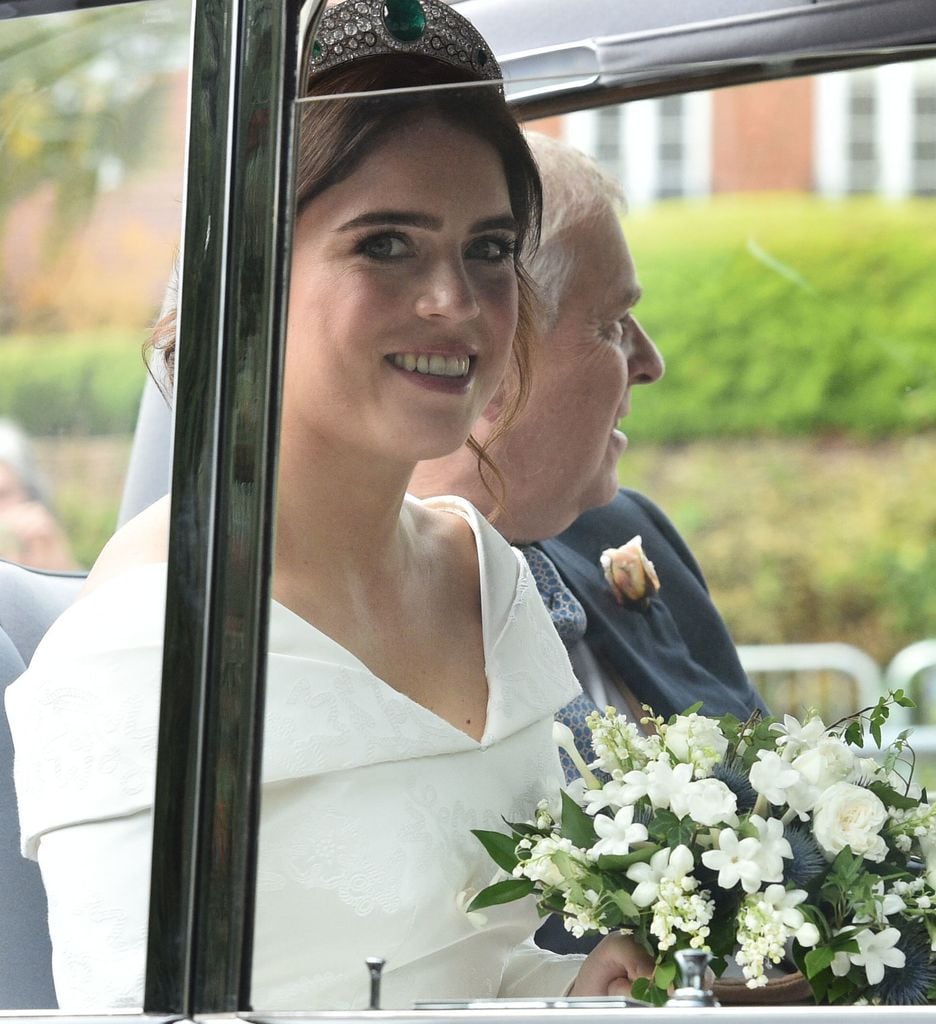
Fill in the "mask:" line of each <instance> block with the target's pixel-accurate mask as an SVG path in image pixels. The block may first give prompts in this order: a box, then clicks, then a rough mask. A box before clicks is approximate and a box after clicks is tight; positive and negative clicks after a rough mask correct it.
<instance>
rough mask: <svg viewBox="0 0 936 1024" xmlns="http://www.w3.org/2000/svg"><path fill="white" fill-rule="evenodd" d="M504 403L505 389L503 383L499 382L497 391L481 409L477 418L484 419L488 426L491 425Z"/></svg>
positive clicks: (500, 412)
mask: <svg viewBox="0 0 936 1024" xmlns="http://www.w3.org/2000/svg"><path fill="white" fill-rule="evenodd" d="M506 404H507V389H506V387H505V386H504V385H503V384H501V386H500V387H499V388H498V389H497V391H495V393H494V397H493V398H492V399H491V400H490V402H488V404H487V405H486V406H485V407H484V408H483V409H482V410H481V415H480V417H479V419H481V420H484V422H485V424H487V425H488V426H491V425H493V424H494V423H496V422H497V420H498V419H499V418H500V416H501V414H502V413H503V411H504V407H505V406H506Z"/></svg>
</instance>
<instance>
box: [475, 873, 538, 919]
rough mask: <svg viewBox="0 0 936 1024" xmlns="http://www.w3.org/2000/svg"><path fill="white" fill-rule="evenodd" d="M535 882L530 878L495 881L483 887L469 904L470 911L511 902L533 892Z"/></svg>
mask: <svg viewBox="0 0 936 1024" xmlns="http://www.w3.org/2000/svg"><path fill="white" fill-rule="evenodd" d="M533 888H534V886H533V883H532V882H531V881H530V879H529V878H507V879H505V880H504V881H503V882H495V883H494V884H493V885H489V886H488V887H487V888H486V889H482V890H481V892H479V893H478V895H477V896H475V898H474V899H473V900H472V901H471V903H470V904H469V905H468V912H469V913H471V911H473V910H484V909H485V907H496V906H498V905H500V904H501V903H511V902H512V901H513V900H519V899H521V898H522V897H524V896H529V895H530V893H531V892H533Z"/></svg>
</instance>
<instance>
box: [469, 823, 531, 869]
mask: <svg viewBox="0 0 936 1024" xmlns="http://www.w3.org/2000/svg"><path fill="white" fill-rule="evenodd" d="M471 834H472V835H473V836H475V837H476V838H477V840H478V842H479V843H481V845H482V846H483V847H484V848H485V850H487V852H488V856H489V857H490V858H491V860H493V861H494V863H495V864H496V865H497V866H498V867H499V868H503V869H504V870H505V871H513V869H514V868H515V867H516V866H517V864H518V863H519V858H518V857H517V841H516V839H514V837H513V836H505V835H504V834H503V833H501V832H488V831H486V830H485V829H480V828H473V829H472V830H471Z"/></svg>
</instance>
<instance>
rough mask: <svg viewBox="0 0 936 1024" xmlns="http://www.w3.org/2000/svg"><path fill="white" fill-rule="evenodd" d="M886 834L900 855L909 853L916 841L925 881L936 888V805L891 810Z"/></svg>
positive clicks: (923, 804)
mask: <svg viewBox="0 0 936 1024" xmlns="http://www.w3.org/2000/svg"><path fill="white" fill-rule="evenodd" d="M889 817H890V821H889V823H888V827H887V832H888V834H889V835H890V836H891V837H892V838H893V840H894V845H895V846H896V847H897V849H898V850H900V851H901V853H909V852H910V850H911V848H912V846H913V841H914V840H916V841H917V844H918V845H919V847H920V852H921V853H922V854H923V859H924V862H925V867H926V879H927V881H928V882H929V884H930V885H931V886H932V887H934V888H936V804H929V803H921V804H920V805H919V806H918V807H913V808H911V809H909V810H896V809H894V808H891V810H890V812H889Z"/></svg>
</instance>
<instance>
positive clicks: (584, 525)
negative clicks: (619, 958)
mask: <svg viewBox="0 0 936 1024" xmlns="http://www.w3.org/2000/svg"><path fill="white" fill-rule="evenodd" d="M637 534H639V535H640V537H641V538H642V540H643V549H644V553H645V554H646V556H647V557H648V558H649V559H650V561H651V562H653V565H654V568H655V569H656V571H657V575H658V576H659V578H660V592H659V594H658V595H657V596H656V597H654V598H652V599H651V600H650V604H649V606H648V608H647V609H646V610H645V611H641V610H639V609H637V608H634V607H628V606H627V605H624V606H622V605H619V604H618V603H617V601H615V599H614V596H613V595H612V593H611V588H610V587H609V585H608V583H607V581H606V580H605V578H604V573H603V572H602V570H601V564H600V561H599V559H600V558H601V552H602V551H604V550H605V548H616V547H620V546H621V545H622V544H626V543H627V541H629V540H630V539H631V537H634V536H635V535H637ZM538 546H539V547H540V548H542V549H543V551H544V552H545V553H546V554H547V555H548V556H549V558H550V559H551V560H552V561H553V562H554V563H555V566H556V568H557V569H558V570H559V574H560V575H561V576H562V578H563V579H564V580H565V581H566V583H567V584H568V586H569V587H570V588H571V589H572V591H573V592H574V593H575V595H576V597H577V598H578V599H579V600H580V601H581V602H582V605H583V606H584V608H585V612H586V614H587V616H588V629H587V630H586V632H585V642H586V643H587V644H588V646H589V647H590V648H591V649H592V650H593V651H594V653H595V654H596V655H597V656H598V657H599V660H604V661H606V662H608V663H609V664H610V665H611V667H612V668H613V669H614V670H616V671H617V672H618V673H619V675H620V678H621V680H622V681H623V682H624V683H626V684H627V686H629V687H630V689H631V691H632V692H633V694H634V696H635V697H637V699H638V700H639V701H641V703H644V704H649V705H651V707H653V709H654V711H656V713H657V714H660V715H663V717H664V718H668V717H669V716H670V715H673V714H679V713H680V712H682V711H685V709H686V708H687V707H689V706H690V705H692V704H695V703H696V701H702V709H701V710H702V712H703V713H706V714H710V715H723V714H728V713H731V714H734V715H737V716H738V717H739V718H742V719H743V718H747V717H748V715H750V713H751V711H753V710H754V708H755V707H757V708H760V709H761V710H762V711H766V707H765V705H764V703H763V701H762V700H761V699H760V697H759V696H758V695H757V693H756V692H755V691H754V688H753V687H752V686H751V684H750V682H749V681H748V678H747V676H746V675H745V673H744V669H743V668H742V667H741V662H740V661H739V660H738V655H737V652H736V651H735V645H734V643H733V641H732V639H731V636H730V635H729V633H728V629H727V627H726V626H725V623H724V622H723V621H722V618H721V616H720V615H719V614H718V611H717V610H716V608H715V605H714V604H712V599H711V597H709V592H708V587H706V585H705V579H704V577H703V576H702V570H701V569H700V568H699V566H698V563H697V562H696V560H695V559H694V558H693V557H692V552H691V551H690V550H689V548H688V547H686V543H685V541H684V540H683V539H682V537H680V536H679V534H678V533H677V532H676V528H675V527H674V526H673V524H672V523H671V522H670V521H669V519H667V518H666V516H665V515H664V514H663V513H662V512H661V511H660V509H658V508H657V506H656V505H654V504H653V502H652V501H650V500H649V499H648V498H645V497H644V496H643V495H642V494H638V493H637V492H636V491H630V490H627V489H622V490H620V491H618V494H617V497H616V498H615V499H614V501H612V502H611V504H610V505H606V506H605V507H604V508H596V509H592V510H591V511H589V512H586V513H585V514H584V515H582V516H579V518H578V519H577V520H576V521H575V522H574V523H573V524H572V525H571V526H570V527H569V529H568V530H566V531H565V532H564V533H561V534H559V536H558V537H554V538H553V539H552V540H547V541H543V542H542V543H540V544H539V545H538ZM536 941H537V944H538V945H540V946H542V947H543V948H545V949H552V950H555V951H556V952H557V953H587V952H588V951H589V950H591V949H592V948H593V947H594V946H595V944H596V943H597V941H598V940H597V939H596V938H586V939H578V940H577V939H574V938H573V937H572V935H570V934H569V932H567V931H566V930H565V929H564V928H563V927H562V922H561V919H560V918H559V917H557V916H555V915H553V916H552V917H550V918H549V919H548V920H547V921H546V923H545V924H544V925H543V926H542V927H541V928H540V930H539V931H538V932H537V933H536Z"/></svg>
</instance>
